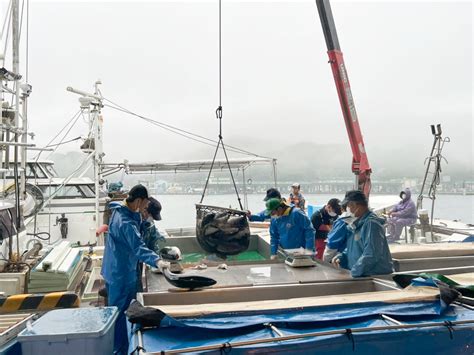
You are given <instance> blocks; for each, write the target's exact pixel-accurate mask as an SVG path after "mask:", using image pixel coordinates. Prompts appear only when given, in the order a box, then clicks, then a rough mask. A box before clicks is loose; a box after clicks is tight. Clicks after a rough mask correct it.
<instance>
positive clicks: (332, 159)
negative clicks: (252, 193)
mask: <svg viewBox="0 0 474 355" xmlns="http://www.w3.org/2000/svg"><path fill="white" fill-rule="evenodd" d="M241 143H242V142H241ZM233 145H235V146H238V147H240V148H242V149H245V150H248V151H251V152H255V153H257V154H260V155H262V156H267V157H272V158H276V159H277V173H278V180H280V181H283V180H284V181H311V180H318V179H323V180H324V179H351V178H352V177H353V174H352V171H351V164H352V152H351V149H350V146H349V144H347V145H346V144H317V143H312V142H301V143H292V142H287V141H285V140H283V139H282V140H281V141H280V140H277V141H273V140H269V139H265V138H262V139H259V140H258V141H253V142H251V143H250V144H247V145H244V144H239V142H237V143H234V142H233ZM198 147H199V148H198V149H194V150H193V151H192V152H189V153H186V154H185V156H183V157H179V160H193V159H211V158H212V154H213V151H212V149H211V150H209V149H207V148H201V147H200V146H198ZM429 148H430V147H425V146H417V145H415V144H411V145H400V146H391V145H389V144H387V145H383V146H381V147H377V149H374V148H372V149H368V157H369V162H370V164H371V167H372V171H373V175H372V176H373V178H374V179H377V180H389V179H399V178H419V179H421V178H423V175H424V172H425V165H424V163H425V159H426V156H427V155H428V154H429V151H428V150H429ZM446 154H449V151H448V152H447V153H446ZM229 156H230V157H239V158H242V157H243V155H239V154H235V153H232V152H231V151H229ZM85 157H86V155H85V154H84V153H82V152H68V153H64V154H61V153H56V154H54V155H53V156H52V160H53V161H54V162H55V168H56V170H57V171H58V173H59V174H60V175H61V176H67V175H69V174H70V173H71V172H72V171H74V170H75V169H76V168H77V166H78V164H79V163H80V162H81V161H82V160H83V159H85ZM127 158H128V157H127V156H124V157H123V159H127ZM218 158H220V159H222V158H223V154H222V153H220V154H219V155H218ZM123 159H122V160H123ZM447 159H448V162H449V163H448V164H446V162H444V161H443V163H442V167H443V171H442V174H443V175H449V176H451V179H454V180H463V179H464V180H466V179H467V180H469V179H471V180H472V179H473V176H474V168H473V166H472V163H471V165H470V166H469V164H468V165H466V163H465V162H462V160H461V159H458V157H457V156H456V155H454V156H450V155H447ZM166 160H167V159H166V158H164V157H160V158H159V161H160V162H163V161H166ZM168 160H175V159H168ZM146 161H150V160H146ZM137 162H138V161H137ZM250 170H251V175H252V178H253V179H263V180H266V179H271V178H272V175H271V168H270V167H269V166H254V167H252V168H251V169H250ZM92 175H93V172H92V170H90V171H89V172H88V175H87V176H90V177H92ZM201 175H202V176H203V179H205V176H204V175H205V174H202V173H201V174H177V175H174V174H170V175H168V176H163V178H165V179H173V181H176V182H178V181H187V180H196V178H201Z"/></svg>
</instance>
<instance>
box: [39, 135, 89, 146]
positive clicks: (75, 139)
mask: <svg viewBox="0 0 474 355" xmlns="http://www.w3.org/2000/svg"><path fill="white" fill-rule="evenodd" d="M79 139H81V137H76V138H73V139H70V140H68V141H65V142H61V143H57V144H50V145H47V146H46V147H45V148H50V147H56V146H58V145H63V144H67V143H71V142H74V141H77V140H79Z"/></svg>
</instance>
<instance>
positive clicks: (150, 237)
mask: <svg viewBox="0 0 474 355" xmlns="http://www.w3.org/2000/svg"><path fill="white" fill-rule="evenodd" d="M140 233H141V235H142V238H143V241H144V242H145V245H146V247H147V248H148V249H150V250H153V251H154V252H155V253H157V254H158V253H159V252H160V249H161V247H162V246H164V244H165V241H166V239H165V237H163V236H162V235H161V234H160V232H158V230H157V229H156V226H155V223H154V222H150V221H146V220H145V221H143V222H142V224H141V225H140Z"/></svg>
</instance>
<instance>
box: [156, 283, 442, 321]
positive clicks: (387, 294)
mask: <svg viewBox="0 0 474 355" xmlns="http://www.w3.org/2000/svg"><path fill="white" fill-rule="evenodd" d="M437 297H439V289H438V288H433V287H411V286H409V287H407V288H405V289H404V290H401V291H399V290H394V291H379V292H364V293H357V294H348V295H347V294H345V295H330V296H322V297H321V296H319V297H302V298H290V299H282V300H270V301H251V302H232V303H209V304H192V305H166V306H153V307H154V308H158V309H160V310H161V311H163V312H165V313H166V314H168V315H170V316H172V317H178V318H179V317H198V316H204V315H209V314H215V313H224V312H247V311H268V310H277V309H292V308H303V307H316V306H328V305H341V304H354V303H368V302H386V303H403V302H413V301H422V300H434V299H436V298H437Z"/></svg>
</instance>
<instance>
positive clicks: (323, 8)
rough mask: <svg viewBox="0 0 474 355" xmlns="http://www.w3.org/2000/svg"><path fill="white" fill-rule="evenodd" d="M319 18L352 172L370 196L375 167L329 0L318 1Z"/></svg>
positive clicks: (365, 192) (359, 186) (358, 184)
mask: <svg viewBox="0 0 474 355" xmlns="http://www.w3.org/2000/svg"><path fill="white" fill-rule="evenodd" d="M316 5H317V7H318V12H319V18H320V20H321V25H322V27H323V32H324V37H325V39H326V45H327V48H328V56H329V63H330V64H331V69H332V74H333V77H334V81H335V83H336V89H337V95H338V96H339V103H340V104H341V109H342V114H343V116H344V122H345V124H346V129H347V134H348V136H349V141H350V144H351V149H352V172H353V173H354V174H355V176H356V185H357V188H358V189H359V190H361V191H363V192H364V194H365V195H366V196H367V197H369V194H370V188H371V181H370V174H371V172H372V169H371V168H370V165H369V160H368V158H367V153H366V151H365V146H364V139H363V137H362V132H361V129H360V125H359V120H358V118H357V112H356V109H355V103H354V99H353V97H352V91H351V86H350V83H349V76H348V75H347V70H346V66H345V64H344V58H343V54H342V52H341V48H340V46H339V39H338V37H337V32H336V26H335V24H334V18H333V16H332V11H331V5H330V4H329V0H316Z"/></svg>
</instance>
